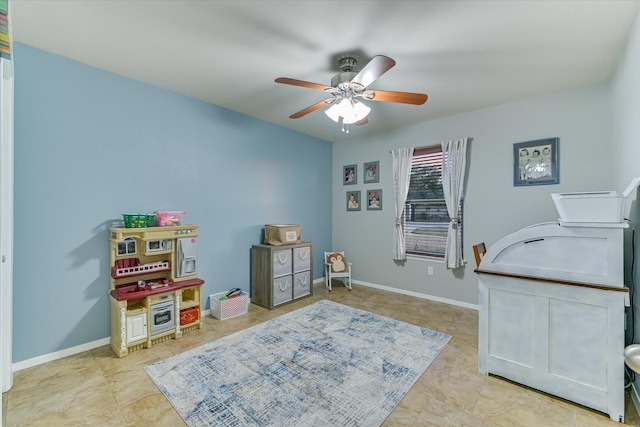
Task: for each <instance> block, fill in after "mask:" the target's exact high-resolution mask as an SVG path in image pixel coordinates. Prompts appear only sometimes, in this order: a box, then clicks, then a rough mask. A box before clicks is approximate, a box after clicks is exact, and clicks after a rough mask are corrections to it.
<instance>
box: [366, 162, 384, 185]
mask: <svg viewBox="0 0 640 427" xmlns="http://www.w3.org/2000/svg"><path fill="white" fill-rule="evenodd" d="M379 173H380V162H369V163H365V164H364V183H365V184H368V183H370V182H378V181H379V180H380V177H379Z"/></svg>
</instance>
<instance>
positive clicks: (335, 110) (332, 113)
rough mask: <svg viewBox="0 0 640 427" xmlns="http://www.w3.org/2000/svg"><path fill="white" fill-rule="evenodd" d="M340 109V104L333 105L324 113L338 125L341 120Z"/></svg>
mask: <svg viewBox="0 0 640 427" xmlns="http://www.w3.org/2000/svg"><path fill="white" fill-rule="evenodd" d="M340 111H341V110H340V107H338V104H333V105H332V106H331V107H329V108H327V109H326V110H325V111H324V113H325V114H326V115H327V116H328V117H329V118H330V119H331V120H333V121H334V122H336V123H338V121H339V120H340Z"/></svg>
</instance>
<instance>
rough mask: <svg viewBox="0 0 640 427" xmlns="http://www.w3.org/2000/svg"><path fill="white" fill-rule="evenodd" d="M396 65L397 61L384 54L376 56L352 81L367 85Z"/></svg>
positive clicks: (363, 85)
mask: <svg viewBox="0 0 640 427" xmlns="http://www.w3.org/2000/svg"><path fill="white" fill-rule="evenodd" d="M394 65H396V61H394V60H393V59H391V58H389V57H388V56H384V55H377V56H374V57H373V58H372V59H371V61H369V63H368V64H367V65H365V66H364V68H363V69H362V70H361V71H360V72H359V73H358V74H357V75H356V76H355V77H354V78H353V79H351V83H356V84H359V85H361V86H362V87H367V86H369V85H370V84H371V83H373V82H374V81H375V80H376V79H377V78H378V77H380V76H381V75H383V74H384V73H386V72H387V71H389V69H390V68H391V67H393V66H394Z"/></svg>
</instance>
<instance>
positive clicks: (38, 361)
mask: <svg viewBox="0 0 640 427" xmlns="http://www.w3.org/2000/svg"><path fill="white" fill-rule="evenodd" d="M109 341H110V338H109V337H107V338H102V339H100V340H96V341H92V342H88V343H86V344H80V345H77V346H75V347H69V348H65V349H64V350H60V351H56V352H53V353H49V354H45V355H42V356H38V357H34V358H32V359H27V360H23V361H21V362H16V363H13V364H12V365H11V367H12V368H13V372H17V371H21V370H23V369H27V368H32V367H34V366H37V365H42V364H43V363H47V362H52V361H54V360H58V359H62V358H63V357H67V356H73V355H74V354H78V353H82V352H83V351H87V350H92V349H94V348H98V347H102V346H103V345H107V344H109Z"/></svg>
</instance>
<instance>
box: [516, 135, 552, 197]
mask: <svg viewBox="0 0 640 427" xmlns="http://www.w3.org/2000/svg"><path fill="white" fill-rule="evenodd" d="M558 182H559V180H558V138H547V139H537V140H535V141H525V142H517V143H515V144H513V185H514V186H522V185H543V184H557V183H558Z"/></svg>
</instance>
